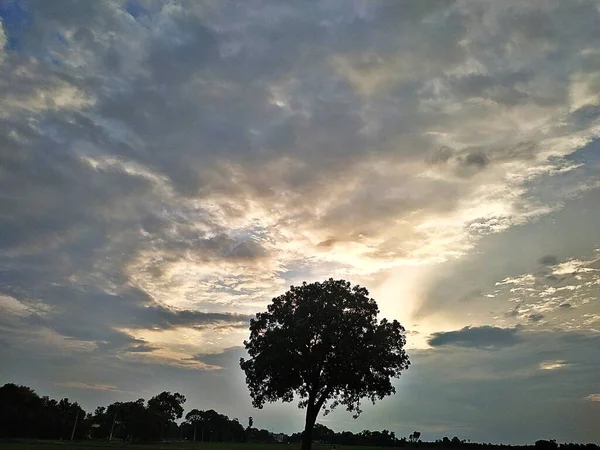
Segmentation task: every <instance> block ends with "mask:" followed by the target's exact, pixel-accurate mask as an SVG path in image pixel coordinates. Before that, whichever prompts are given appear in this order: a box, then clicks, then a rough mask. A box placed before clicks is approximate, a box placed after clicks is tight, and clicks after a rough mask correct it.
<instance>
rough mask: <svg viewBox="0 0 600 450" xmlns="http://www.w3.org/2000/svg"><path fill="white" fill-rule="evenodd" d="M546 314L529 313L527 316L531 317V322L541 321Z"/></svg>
mask: <svg viewBox="0 0 600 450" xmlns="http://www.w3.org/2000/svg"><path fill="white" fill-rule="evenodd" d="M544 317H545V316H544V315H543V314H529V315H528V316H527V319H529V321H530V322H540V321H542V320H543V319H544Z"/></svg>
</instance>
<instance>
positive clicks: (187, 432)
mask: <svg viewBox="0 0 600 450" xmlns="http://www.w3.org/2000/svg"><path fill="white" fill-rule="evenodd" d="M185 401H186V399H185V397H184V396H183V395H181V394H179V393H177V392H176V393H171V392H162V393H160V394H158V395H156V396H154V397H152V398H151V399H150V400H148V401H145V400H144V399H138V400H136V401H130V402H115V403H112V404H110V405H108V406H99V407H97V408H96V409H95V410H94V412H93V413H87V412H86V411H84V410H83V408H82V407H81V406H80V405H79V404H78V403H77V402H71V401H70V400H69V399H68V398H63V399H62V400H59V401H57V400H54V399H51V398H49V397H47V396H43V397H40V396H39V395H38V394H37V393H36V392H35V391H34V390H33V389H31V388H29V387H27V386H18V385H16V384H12V383H8V384H5V385H4V386H2V387H0V438H25V439H59V440H69V439H75V440H81V439H98V440H100V439H118V440H123V441H127V442H151V441H159V440H184V439H185V440H190V441H207V442H208V441H212V442H245V441H259V442H275V441H276V440H279V441H282V440H283V439H282V437H281V435H277V437H276V436H275V435H273V434H272V433H270V432H269V431H268V430H259V429H256V428H252V427H251V426H250V424H249V426H248V427H247V428H244V427H243V426H242V424H240V422H239V421H238V419H230V418H229V417H227V416H226V415H223V414H219V413H218V412H216V411H214V410H212V409H211V410H208V411H201V410H198V409H193V410H191V411H190V412H189V413H187V414H186V416H185V421H183V422H182V423H181V424H177V423H176V420H178V419H181V418H182V417H183V412H184V409H183V404H184V403H185Z"/></svg>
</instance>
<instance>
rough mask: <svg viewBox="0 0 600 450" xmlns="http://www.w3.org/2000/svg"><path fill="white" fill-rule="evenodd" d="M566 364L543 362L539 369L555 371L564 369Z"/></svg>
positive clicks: (562, 362) (564, 362) (563, 362)
mask: <svg viewBox="0 0 600 450" xmlns="http://www.w3.org/2000/svg"><path fill="white" fill-rule="evenodd" d="M567 364H568V363H567V362H566V361H560V360H558V361H544V362H542V363H540V369H542V370H556V369H561V368H563V367H565V366H566V365H567Z"/></svg>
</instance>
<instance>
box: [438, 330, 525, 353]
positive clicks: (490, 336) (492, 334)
mask: <svg viewBox="0 0 600 450" xmlns="http://www.w3.org/2000/svg"><path fill="white" fill-rule="evenodd" d="M519 342H520V338H519V336H518V330H517V329H516V328H496V327H491V326H482V327H464V328H462V329H461V330H457V331H446V332H438V333H433V334H432V335H431V336H430V337H429V339H428V341H427V343H428V344H429V345H431V346H432V347H440V346H446V345H448V346H458V347H470V348H478V349H484V350H496V349H500V348H504V347H511V346H513V345H516V344H518V343H519Z"/></svg>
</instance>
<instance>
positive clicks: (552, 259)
mask: <svg viewBox="0 0 600 450" xmlns="http://www.w3.org/2000/svg"><path fill="white" fill-rule="evenodd" d="M557 263H558V260H557V258H556V256H554V255H545V256H542V257H541V258H540V264H541V265H542V266H555V265H556V264H557Z"/></svg>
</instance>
